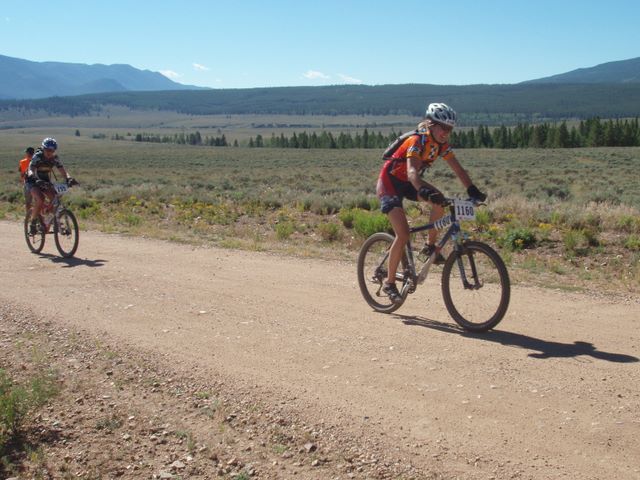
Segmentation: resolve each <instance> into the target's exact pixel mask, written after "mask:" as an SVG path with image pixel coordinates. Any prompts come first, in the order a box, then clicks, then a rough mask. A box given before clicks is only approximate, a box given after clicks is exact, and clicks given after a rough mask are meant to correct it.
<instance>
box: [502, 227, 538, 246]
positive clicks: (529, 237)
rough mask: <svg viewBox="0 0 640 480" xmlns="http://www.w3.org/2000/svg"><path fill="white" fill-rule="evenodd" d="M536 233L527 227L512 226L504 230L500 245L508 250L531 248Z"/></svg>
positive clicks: (534, 241)
mask: <svg viewBox="0 0 640 480" xmlns="http://www.w3.org/2000/svg"><path fill="white" fill-rule="evenodd" d="M536 241H537V240H536V235H535V233H533V231H532V230H531V229H529V228H525V227H520V228H512V229H509V230H507V231H506V232H505V234H504V236H503V237H502V241H501V243H502V246H503V247H506V248H508V249H510V250H522V249H524V248H532V247H534V246H535V244H536Z"/></svg>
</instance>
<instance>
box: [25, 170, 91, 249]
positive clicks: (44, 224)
mask: <svg viewBox="0 0 640 480" xmlns="http://www.w3.org/2000/svg"><path fill="white" fill-rule="evenodd" d="M43 188H48V189H52V190H53V192H54V195H53V198H52V199H49V197H48V196H47V195H43V197H44V203H43V206H42V215H41V218H33V215H32V212H31V211H30V212H29V213H27V215H26V216H25V219H24V238H25V239H26V241H27V246H28V247H29V250H31V251H32V252H33V253H40V252H41V251H42V249H43V248H44V241H45V236H46V235H47V234H50V233H51V227H53V237H54V239H55V242H56V248H57V249H58V252H60V255H62V256H63V257H64V258H70V257H73V255H74V254H75V253H76V250H77V249H78V242H79V240H80V233H79V230H78V221H77V220H76V217H75V215H74V214H73V212H71V210H69V209H68V208H67V207H65V206H64V204H63V203H62V201H61V197H62V196H63V195H64V194H66V193H67V192H68V191H69V185H67V184H66V183H45V184H44V187H43Z"/></svg>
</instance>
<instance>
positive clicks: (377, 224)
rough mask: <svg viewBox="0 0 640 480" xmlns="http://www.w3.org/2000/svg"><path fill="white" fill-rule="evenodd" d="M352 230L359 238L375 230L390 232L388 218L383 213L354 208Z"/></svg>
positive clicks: (367, 235)
mask: <svg viewBox="0 0 640 480" xmlns="http://www.w3.org/2000/svg"><path fill="white" fill-rule="evenodd" d="M353 230H354V231H355V232H356V234H357V235H358V236H359V237H361V238H367V237H369V236H370V235H373V234H374V233H376V232H391V231H392V229H391V224H390V223H389V219H388V218H387V216H386V215H385V214H383V213H378V212H366V211H364V210H355V211H354V218H353Z"/></svg>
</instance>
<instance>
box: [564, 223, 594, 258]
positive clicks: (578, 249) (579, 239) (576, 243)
mask: <svg viewBox="0 0 640 480" xmlns="http://www.w3.org/2000/svg"><path fill="white" fill-rule="evenodd" d="M562 242H563V244H564V250H565V252H566V253H567V254H568V255H586V253H587V251H588V249H589V246H590V242H591V240H590V238H589V237H588V236H587V235H585V230H575V229H570V230H567V231H566V232H565V233H564V235H563V236H562Z"/></svg>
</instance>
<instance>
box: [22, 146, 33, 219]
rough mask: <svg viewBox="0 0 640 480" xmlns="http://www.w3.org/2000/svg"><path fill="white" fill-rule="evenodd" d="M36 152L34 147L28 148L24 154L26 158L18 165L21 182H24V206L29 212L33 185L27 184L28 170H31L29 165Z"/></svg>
mask: <svg viewBox="0 0 640 480" xmlns="http://www.w3.org/2000/svg"><path fill="white" fill-rule="evenodd" d="M34 152H35V150H34V149H33V147H28V148H27V149H26V150H25V151H24V153H25V157H24V158H23V159H22V160H20V163H19V164H18V172H20V180H21V181H22V184H23V186H22V189H23V192H24V205H25V207H26V209H27V212H28V211H29V209H30V208H31V185H30V184H28V183H27V170H28V169H29V164H30V163H31V159H32V158H33V154H34Z"/></svg>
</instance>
